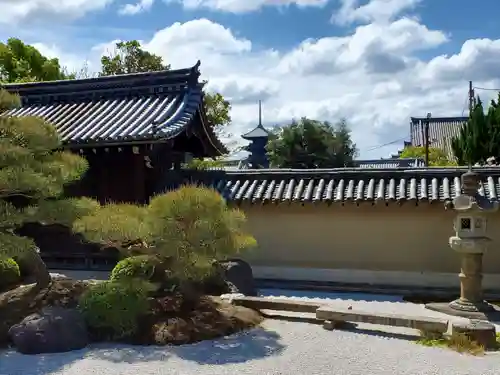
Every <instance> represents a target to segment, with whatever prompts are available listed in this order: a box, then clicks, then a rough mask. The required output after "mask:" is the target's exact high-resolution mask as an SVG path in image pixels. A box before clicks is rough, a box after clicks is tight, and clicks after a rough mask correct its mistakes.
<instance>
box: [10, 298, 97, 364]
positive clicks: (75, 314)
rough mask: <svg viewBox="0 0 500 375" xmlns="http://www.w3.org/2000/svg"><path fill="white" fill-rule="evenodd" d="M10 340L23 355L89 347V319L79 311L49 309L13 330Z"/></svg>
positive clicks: (13, 327)
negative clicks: (87, 320) (86, 319)
mask: <svg viewBox="0 0 500 375" xmlns="http://www.w3.org/2000/svg"><path fill="white" fill-rule="evenodd" d="M9 337H10V339H11V340H12V342H13V344H14V346H15V347H16V349H17V350H18V351H19V352H20V353H23V354H40V353H62V352H68V351H71V350H78V349H82V348H84V347H85V346H87V344H88V334H87V327H86V324H85V320H84V319H83V316H82V315H81V314H80V312H79V311H77V310H74V309H67V308H62V307H47V308H44V309H43V310H42V311H41V312H40V313H35V314H32V315H29V316H27V317H26V318H24V319H23V321H22V322H21V323H19V324H15V325H13V326H12V327H11V328H10V329H9Z"/></svg>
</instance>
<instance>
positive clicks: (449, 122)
mask: <svg viewBox="0 0 500 375" xmlns="http://www.w3.org/2000/svg"><path fill="white" fill-rule="evenodd" d="M467 120H468V117H435V118H431V119H430V120H429V141H430V142H431V146H432V147H437V148H440V149H442V150H443V151H444V152H446V154H448V155H449V156H450V157H453V151H452V149H451V139H452V138H453V137H456V136H457V135H458V133H459V132H460V129H461V127H462V125H463V124H464V123H465V122H467ZM425 121H427V119H426V118H424V117H412V118H411V123H410V134H411V144H412V145H413V146H424V145H425V141H424V126H425Z"/></svg>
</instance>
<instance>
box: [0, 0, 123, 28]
mask: <svg viewBox="0 0 500 375" xmlns="http://www.w3.org/2000/svg"><path fill="white" fill-rule="evenodd" d="M113 1H114V0H1V11H0V23H5V24H13V23H21V22H22V21H24V20H26V19H28V18H35V17H43V16H52V17H54V16H59V17H60V16H64V17H65V18H66V19H68V18H70V19H72V18H73V19H74V18H79V17H82V16H83V15H85V14H86V13H88V12H91V11H96V10H102V9H104V8H105V7H106V6H108V5H110V4H111V3H112V2H113Z"/></svg>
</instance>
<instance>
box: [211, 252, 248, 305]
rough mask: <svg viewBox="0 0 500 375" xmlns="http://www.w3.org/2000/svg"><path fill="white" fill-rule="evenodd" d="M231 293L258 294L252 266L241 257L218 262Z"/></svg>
mask: <svg viewBox="0 0 500 375" xmlns="http://www.w3.org/2000/svg"><path fill="white" fill-rule="evenodd" d="M217 267H219V268H220V272H222V276H223V278H224V280H225V282H226V283H227V285H228V287H229V292H230V293H241V294H244V295H246V296H256V295H257V289H256V288H255V281H254V278H253V272H252V267H251V266H250V264H248V263H247V262H245V261H244V260H241V259H228V260H224V261H220V262H218V263H217Z"/></svg>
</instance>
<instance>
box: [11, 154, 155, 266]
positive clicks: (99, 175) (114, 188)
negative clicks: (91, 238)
mask: <svg viewBox="0 0 500 375" xmlns="http://www.w3.org/2000/svg"><path fill="white" fill-rule="evenodd" d="M138 151H139V153H138V154H135V153H134V152H133V151H132V148H131V147H130V148H122V150H121V151H118V150H117V149H112V148H110V149H109V150H108V151H106V150H105V149H104V148H102V149H96V150H95V152H94V151H92V150H88V151H85V152H84V153H83V154H82V156H83V157H85V158H86V159H87V161H88V162H89V169H88V171H87V172H86V174H85V175H84V176H83V178H82V179H81V180H80V181H78V182H77V183H74V184H72V185H71V186H68V187H67V188H66V190H65V195H66V196H73V197H81V196H87V197H92V198H94V199H97V200H99V202H100V203H101V204H105V203H111V202H130V203H146V202H147V198H148V197H147V192H146V190H147V186H146V185H147V178H146V173H147V170H146V168H145V163H144V150H143V149H139V150H138ZM18 233H19V234H20V235H23V236H27V237H30V238H33V240H34V241H35V242H36V244H37V246H38V247H39V248H40V253H41V256H42V258H43V259H44V260H45V262H46V263H47V265H48V266H49V267H50V268H59V269H104V270H108V269H111V268H112V267H114V265H115V264H116V262H117V260H118V259H119V252H118V251H117V250H116V249H106V248H104V247H103V246H100V245H97V244H93V243H88V242H87V241H85V240H84V239H83V238H82V236H79V235H75V234H74V233H72V232H71V230H70V228H66V227H64V226H61V225H49V226H43V225H40V224H26V225H24V226H23V227H22V228H21V229H20V230H19V231H18Z"/></svg>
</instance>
